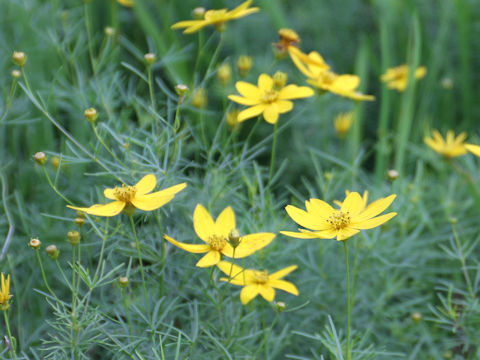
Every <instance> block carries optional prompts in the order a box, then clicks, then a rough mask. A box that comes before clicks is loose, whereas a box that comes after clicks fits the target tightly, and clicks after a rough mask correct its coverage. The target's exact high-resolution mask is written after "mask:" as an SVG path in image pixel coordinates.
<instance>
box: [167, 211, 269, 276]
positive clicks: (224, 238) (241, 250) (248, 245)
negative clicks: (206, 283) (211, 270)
mask: <svg viewBox="0 0 480 360" xmlns="http://www.w3.org/2000/svg"><path fill="white" fill-rule="evenodd" d="M193 227H194V229H195V232H196V233H197V235H198V237H199V238H200V239H201V240H203V241H204V242H205V244H185V243H181V242H178V241H176V240H175V239H172V238H171V237H170V236H168V235H164V238H165V239H166V240H167V241H169V242H171V243H172V244H173V245H175V246H178V247H179V248H180V249H182V250H185V251H188V252H191V253H195V254H199V253H207V254H206V255H204V256H203V257H202V258H201V259H200V260H199V261H198V262H197V264H196V265H197V266H198V267H209V266H213V265H216V264H218V262H219V261H220V260H221V257H222V255H225V256H228V257H230V258H235V259H238V258H244V257H246V256H249V255H251V254H253V253H254V252H255V251H257V250H259V249H261V248H263V247H265V246H267V245H268V244H270V243H271V242H272V240H273V238H274V237H275V234H272V233H256V234H250V235H245V236H241V237H240V242H239V243H238V245H237V247H235V248H234V247H233V246H232V245H231V244H230V243H229V235H230V234H231V232H232V231H234V230H235V213H234V212H233V209H232V208H231V207H230V206H229V207H227V208H225V209H224V210H223V211H222V212H221V213H220V215H218V218H217V220H216V221H213V219H212V217H211V215H210V214H209V212H208V211H207V209H205V208H204V207H203V206H202V205H201V204H198V205H197V207H196V208H195V211H194V212H193Z"/></svg>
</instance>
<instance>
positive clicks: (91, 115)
mask: <svg viewBox="0 0 480 360" xmlns="http://www.w3.org/2000/svg"><path fill="white" fill-rule="evenodd" d="M83 115H85V118H86V119H87V120H88V121H89V122H91V123H92V124H93V123H94V122H95V121H96V120H97V117H98V113H97V110H96V109H95V108H93V107H92V108H88V109H86V110H85V111H84V112H83Z"/></svg>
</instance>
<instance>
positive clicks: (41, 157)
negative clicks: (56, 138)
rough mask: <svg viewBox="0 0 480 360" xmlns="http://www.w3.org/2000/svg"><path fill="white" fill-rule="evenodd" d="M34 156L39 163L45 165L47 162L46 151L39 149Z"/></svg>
mask: <svg viewBox="0 0 480 360" xmlns="http://www.w3.org/2000/svg"><path fill="white" fill-rule="evenodd" d="M33 158H34V159H35V161H36V162H37V164H38V165H42V166H43V165H45V163H46V162H47V155H45V153H44V152H42V151H39V152H37V153H36V154H35V155H33Z"/></svg>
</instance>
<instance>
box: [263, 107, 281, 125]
mask: <svg viewBox="0 0 480 360" xmlns="http://www.w3.org/2000/svg"><path fill="white" fill-rule="evenodd" d="M263 118H264V119H265V121H266V122H268V123H269V124H275V123H276V122H277V121H278V106H277V104H275V103H272V104H268V105H266V106H265V110H264V111H263Z"/></svg>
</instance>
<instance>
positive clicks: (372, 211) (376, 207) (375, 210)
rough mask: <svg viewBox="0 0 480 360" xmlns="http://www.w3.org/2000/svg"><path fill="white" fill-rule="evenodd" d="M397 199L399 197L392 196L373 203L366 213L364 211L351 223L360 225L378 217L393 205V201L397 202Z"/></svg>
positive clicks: (353, 218)
mask: <svg viewBox="0 0 480 360" xmlns="http://www.w3.org/2000/svg"><path fill="white" fill-rule="evenodd" d="M396 197H397V195H395V194H392V195H390V196H387V197H386V198H381V199H378V200H376V201H374V202H373V203H371V204H370V205H368V206H367V208H366V209H365V211H362V212H361V213H360V214H358V216H355V217H352V219H351V222H352V223H358V222H361V221H364V220H367V219H370V218H372V217H374V216H377V215H378V214H380V213H381V212H383V211H384V210H385V209H386V208H388V207H389V206H390V205H391V204H392V202H393V200H395V198H396Z"/></svg>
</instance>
